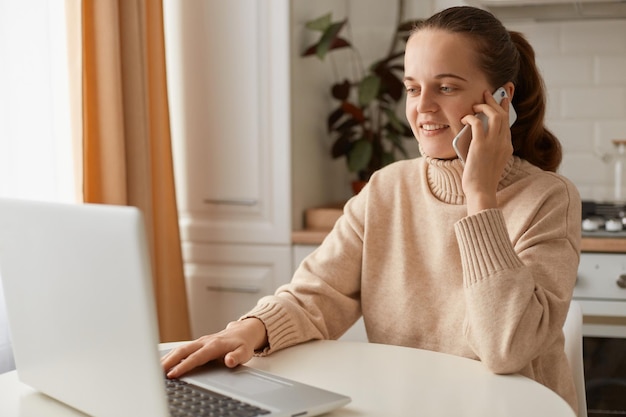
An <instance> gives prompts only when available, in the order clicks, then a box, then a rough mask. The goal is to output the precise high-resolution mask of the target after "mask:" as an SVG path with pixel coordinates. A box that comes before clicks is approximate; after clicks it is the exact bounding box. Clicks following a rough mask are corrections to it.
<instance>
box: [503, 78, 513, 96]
mask: <svg viewBox="0 0 626 417" xmlns="http://www.w3.org/2000/svg"><path fill="white" fill-rule="evenodd" d="M503 87H504V89H505V90H506V94H507V95H508V96H509V100H513V94H515V84H513V83H512V82H511V81H507V82H506V83H505V84H504V85H503Z"/></svg>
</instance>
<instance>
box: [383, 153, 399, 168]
mask: <svg viewBox="0 0 626 417" xmlns="http://www.w3.org/2000/svg"><path fill="white" fill-rule="evenodd" d="M393 162H396V158H395V156H393V154H392V153H391V152H383V154H382V158H381V161H380V164H381V167H384V166H387V165H389V164H391V163H393Z"/></svg>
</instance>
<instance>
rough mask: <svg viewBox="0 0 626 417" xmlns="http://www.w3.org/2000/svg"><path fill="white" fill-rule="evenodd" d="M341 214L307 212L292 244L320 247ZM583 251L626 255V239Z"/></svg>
mask: <svg viewBox="0 0 626 417" xmlns="http://www.w3.org/2000/svg"><path fill="white" fill-rule="evenodd" d="M341 213H342V210H341V205H340V204H337V205H333V206H330V207H316V208H311V209H308V210H306V212H305V215H304V217H305V228H304V229H303V230H294V231H293V232H292V234H291V241H292V243H293V244H295V245H319V244H320V243H322V240H324V238H325V237H326V235H327V234H328V232H329V231H330V229H331V228H332V227H333V225H334V224H335V221H336V220H337V219H338V218H339V216H341ZM581 250H582V252H604V253H626V238H622V237H619V238H618V237H615V238H610V237H601V238H593V237H583V239H582V244H581Z"/></svg>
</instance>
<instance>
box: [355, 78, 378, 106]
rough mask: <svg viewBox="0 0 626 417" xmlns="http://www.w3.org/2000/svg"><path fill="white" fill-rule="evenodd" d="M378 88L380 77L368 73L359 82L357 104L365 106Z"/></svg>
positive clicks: (375, 94) (376, 92)
mask: <svg viewBox="0 0 626 417" xmlns="http://www.w3.org/2000/svg"><path fill="white" fill-rule="evenodd" d="M379 90H380V78H378V77H377V76H375V75H368V76H367V77H365V78H363V80H362V81H361V82H360V83H359V104H360V105H361V106H367V105H368V104H369V103H370V102H371V101H372V100H373V99H375V98H376V96H377V95H378V91H379Z"/></svg>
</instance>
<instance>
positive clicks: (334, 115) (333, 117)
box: [326, 106, 346, 132]
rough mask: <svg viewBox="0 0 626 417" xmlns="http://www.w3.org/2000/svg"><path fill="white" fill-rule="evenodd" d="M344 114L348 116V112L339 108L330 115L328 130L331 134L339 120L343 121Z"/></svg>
mask: <svg viewBox="0 0 626 417" xmlns="http://www.w3.org/2000/svg"><path fill="white" fill-rule="evenodd" d="M344 114H346V112H345V111H344V110H343V108H342V107H341V106H339V107H337V108H336V109H335V110H333V111H332V112H331V113H330V114H329V115H328V120H327V122H326V128H327V129H328V131H329V132H330V131H331V130H333V126H335V124H336V123H337V122H338V121H339V119H341V116H343V115H344Z"/></svg>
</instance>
